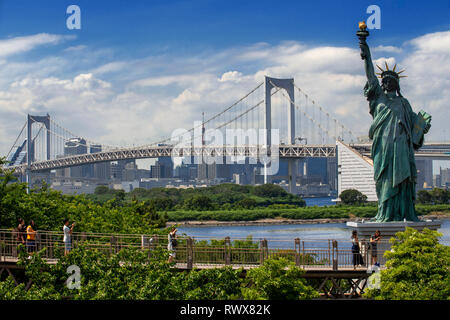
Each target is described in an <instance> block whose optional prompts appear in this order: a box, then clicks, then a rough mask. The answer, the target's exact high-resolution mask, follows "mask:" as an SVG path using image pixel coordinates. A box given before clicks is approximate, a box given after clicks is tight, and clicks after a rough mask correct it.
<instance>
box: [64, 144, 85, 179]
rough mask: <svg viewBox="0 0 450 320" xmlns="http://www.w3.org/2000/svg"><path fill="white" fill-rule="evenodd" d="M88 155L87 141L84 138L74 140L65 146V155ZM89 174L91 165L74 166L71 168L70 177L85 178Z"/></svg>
mask: <svg viewBox="0 0 450 320" xmlns="http://www.w3.org/2000/svg"><path fill="white" fill-rule="evenodd" d="M86 153H87V144H86V140H85V139H83V138H72V139H70V140H69V141H67V142H66V143H65V145H64V155H66V156H73V155H79V154H86ZM88 174H89V165H81V166H74V167H71V168H70V177H72V178H83V177H86V176H87V175H88Z"/></svg>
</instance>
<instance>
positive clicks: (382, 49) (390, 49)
mask: <svg viewBox="0 0 450 320" xmlns="http://www.w3.org/2000/svg"><path fill="white" fill-rule="evenodd" d="M402 51H403V49H402V48H399V47H395V46H378V47H375V48H373V49H372V52H390V53H401V52H402Z"/></svg>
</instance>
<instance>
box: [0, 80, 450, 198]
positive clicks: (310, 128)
mask: <svg viewBox="0 0 450 320" xmlns="http://www.w3.org/2000/svg"><path fill="white" fill-rule="evenodd" d="M230 132H231V139H229V137H230ZM218 137H226V138H227V139H218ZM211 140H212V141H213V142H211ZM336 141H340V142H343V143H346V144H351V145H353V146H354V147H355V148H356V149H357V150H358V151H359V152H360V153H361V154H363V155H370V148H371V145H370V144H368V143H366V144H363V143H358V140H357V137H356V136H355V134H354V133H353V132H352V131H351V130H350V129H349V128H347V127H346V126H345V125H344V124H342V123H341V122H340V121H339V120H337V119H336V117H334V116H333V115H332V114H331V113H330V112H328V111H327V110H326V109H325V108H323V107H322V106H320V105H319V104H318V103H316V102H315V100H314V99H312V98H311V97H310V96H308V94H307V93H305V92H304V91H303V90H302V89H301V88H300V87H299V86H297V85H296V84H295V82H294V79H276V78H271V77H267V76H266V77H265V79H264V81H263V82H261V83H258V84H257V86H256V87H255V88H253V89H252V90H250V91H249V92H248V93H247V94H245V95H243V97H242V98H241V99H239V100H238V101H236V102H234V103H233V104H231V105H229V106H227V107H226V108H225V109H223V110H222V111H221V112H219V113H217V114H214V115H213V116H211V117H209V118H208V119H206V120H205V119H203V121H201V122H199V123H197V124H195V125H194V127H192V128H191V129H189V130H184V131H183V132H182V133H180V134H172V135H171V136H170V137H163V138H161V139H157V140H155V141H153V142H151V143H149V144H147V145H143V146H139V147H119V146H112V145H106V144H103V143H99V142H96V141H92V140H90V139H87V138H84V137H82V135H78V134H75V133H73V132H72V131H70V130H68V129H66V128H65V127H63V126H62V125H60V124H58V123H57V122H55V121H54V120H53V119H51V118H50V115H48V114H47V115H45V116H35V115H28V117H27V120H26V122H25V124H24V125H23V127H22V130H21V131H20V133H19V135H18V136H17V139H16V140H15V142H14V143H13V145H12V147H11V149H10V151H9V153H8V154H7V159H6V160H7V165H6V166H7V167H8V168H10V169H14V171H15V172H16V173H18V174H20V175H22V176H25V177H27V181H29V175H30V173H32V172H49V171H50V170H55V169H61V168H67V167H73V166H80V165H84V164H92V163H100V162H110V161H118V160H125V159H144V158H158V157H167V156H169V157H185V158H187V157H193V158H196V159H201V160H202V161H203V160H204V159H209V160H208V161H210V162H211V161H213V162H217V161H218V160H219V159H224V158H227V159H234V160H233V161H236V160H237V159H246V158H249V159H259V160H261V159H264V161H263V162H264V166H265V170H264V178H265V180H264V181H265V182H267V181H268V179H270V177H268V175H269V176H270V173H269V174H267V170H266V166H269V165H270V164H273V163H274V162H276V161H278V159H280V158H285V159H287V162H288V184H289V189H290V191H291V192H295V188H296V184H295V183H293V182H295V181H296V174H297V171H298V170H297V167H296V166H297V159H299V158H306V157H335V156H336ZM70 144H76V145H77V146H82V147H84V150H85V151H84V152H77V154H68V153H67V151H66V147H67V146H68V145H70ZM88 149H89V150H90V152H89V153H88ZM416 156H417V157H423V158H429V159H450V143H439V144H427V145H425V146H424V147H423V148H422V149H420V150H419V151H417V153H416ZM211 159H212V160H211Z"/></svg>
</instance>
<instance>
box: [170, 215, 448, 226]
mask: <svg viewBox="0 0 450 320" xmlns="http://www.w3.org/2000/svg"><path fill="white" fill-rule="evenodd" d="M422 218H423V219H431V220H445V219H449V218H450V217H449V215H427V216H423V217H422ZM362 220H363V219H362V218H340V219H331V218H330V219H282V218H279V219H260V220H254V221H217V220H207V221H168V222H167V226H172V225H178V226H183V227H215V226H258V225H277V224H323V223H347V222H350V221H362ZM365 220H366V221H368V220H369V219H365Z"/></svg>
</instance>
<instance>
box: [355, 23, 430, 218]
mask: <svg viewBox="0 0 450 320" xmlns="http://www.w3.org/2000/svg"><path fill="white" fill-rule="evenodd" d="M366 28H367V26H366V25H365V23H364V22H360V24H359V31H358V32H357V33H356V34H357V36H358V38H359V41H360V42H359V43H360V48H361V58H362V59H363V60H364V66H365V71H366V76H367V83H366V85H365V87H364V95H365V96H366V97H367V100H368V101H369V113H370V114H371V116H372V117H373V122H372V125H371V126H370V130H369V138H370V139H371V140H373V142H372V159H373V168H374V180H375V185H376V192H377V196H378V213H377V215H376V217H375V221H376V222H391V221H405V219H406V221H418V218H417V215H416V211H415V207H414V201H415V196H416V188H415V186H416V178H417V169H416V164H415V159H414V151H415V150H417V149H419V148H420V147H421V146H422V145H423V141H424V135H425V134H426V133H427V132H428V130H429V129H430V127H431V124H430V123H431V116H430V115H429V114H427V113H425V112H423V111H420V112H419V113H415V112H413V110H412V108H411V105H410V104H409V102H408V100H406V99H405V98H404V97H403V96H402V94H401V93H400V78H403V77H405V76H404V75H401V74H402V73H403V72H404V70H403V71H396V68H397V65H395V66H394V67H393V68H392V69H389V67H388V64H387V63H385V68H386V69H383V68H381V67H379V66H378V65H377V67H378V69H379V71H380V72H379V73H377V75H378V76H379V77H380V78H381V85H380V83H379V82H378V79H377V76H376V74H375V71H374V66H373V63H372V58H371V55H370V50H369V46H368V45H367V43H366V37H367V36H368V35H369V32H368V31H367V30H366Z"/></svg>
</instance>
